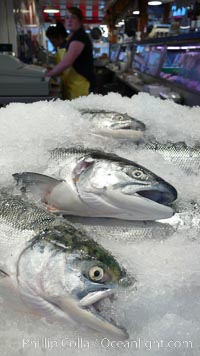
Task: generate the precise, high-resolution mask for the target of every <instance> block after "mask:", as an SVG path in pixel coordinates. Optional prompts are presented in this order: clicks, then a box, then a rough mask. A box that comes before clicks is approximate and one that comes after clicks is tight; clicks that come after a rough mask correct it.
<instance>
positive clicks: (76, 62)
mask: <svg viewBox="0 0 200 356" xmlns="http://www.w3.org/2000/svg"><path fill="white" fill-rule="evenodd" d="M66 27H67V29H68V30H69V31H70V34H69V36H68V38H67V41H66V42H67V43H66V47H65V51H64V53H63V56H62V58H60V61H59V63H58V64H57V65H56V66H55V67H54V68H53V69H52V70H50V71H49V72H47V73H46V76H48V77H55V76H57V75H59V74H61V78H62V82H63V99H74V98H77V97H79V96H84V95H88V94H89V93H90V92H91V91H92V89H93V86H94V68H93V54H92V52H93V48H92V42H91V40H90V38H89V36H88V35H87V33H86V32H85V30H84V27H83V14H82V12H81V10H80V9H79V8H76V7H71V8H69V9H68V10H67V16H66Z"/></svg>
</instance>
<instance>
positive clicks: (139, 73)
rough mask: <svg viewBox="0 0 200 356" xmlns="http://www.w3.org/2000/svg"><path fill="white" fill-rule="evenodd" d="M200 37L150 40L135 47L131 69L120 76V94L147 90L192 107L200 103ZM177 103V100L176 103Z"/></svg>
mask: <svg viewBox="0 0 200 356" xmlns="http://www.w3.org/2000/svg"><path fill="white" fill-rule="evenodd" d="M199 38H200V34H199V33H194V34H187V35H180V36H174V37H165V38H159V39H154V40H153V39H151V40H150V39H149V40H145V41H143V42H138V43H135V44H134V49H133V54H132V62H131V64H130V66H129V69H128V70H127V71H126V72H125V73H123V75H122V74H119V75H118V76H117V79H118V80H119V81H120V82H121V83H123V86H121V85H120V87H121V88H120V91H121V93H122V94H124V95H128V96H132V95H133V94H134V93H138V92H140V91H147V92H149V93H150V94H152V95H155V96H160V97H162V98H163V99H165V98H169V97H170V95H171V97H170V98H171V99H173V97H174V98H176V99H177V98H178V100H177V102H180V103H183V104H185V105H189V106H193V105H199V103H200V39H199ZM175 101H176V100H175Z"/></svg>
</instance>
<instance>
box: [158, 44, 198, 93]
mask: <svg viewBox="0 0 200 356" xmlns="http://www.w3.org/2000/svg"><path fill="white" fill-rule="evenodd" d="M160 76H161V78H163V79H165V80H167V81H170V82H173V83H176V84H178V85H181V86H182V87H184V88H186V89H192V90H195V91H198V92H200V45H199V46H198V45H196V46H194V45H193V46H190V45H185V46H167V52H166V56H165V60H164V63H163V66H162V68H161V71H160Z"/></svg>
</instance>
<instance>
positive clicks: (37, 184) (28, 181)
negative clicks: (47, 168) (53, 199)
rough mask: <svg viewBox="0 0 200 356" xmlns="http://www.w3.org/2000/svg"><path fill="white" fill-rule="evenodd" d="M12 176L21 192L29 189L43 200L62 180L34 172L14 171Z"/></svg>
mask: <svg viewBox="0 0 200 356" xmlns="http://www.w3.org/2000/svg"><path fill="white" fill-rule="evenodd" d="M13 177H14V179H15V180H16V181H17V185H18V186H19V187H20V190H21V191H22V192H27V191H30V192H31V193H32V194H33V195H34V196H35V197H37V198H39V199H42V200H44V201H45V200H46V197H47V195H48V194H49V193H51V191H52V190H53V188H54V187H56V186H57V185H58V184H60V183H61V182H63V180H59V179H55V178H53V177H50V176H46V175H44V174H39V173H34V172H23V173H15V174H13Z"/></svg>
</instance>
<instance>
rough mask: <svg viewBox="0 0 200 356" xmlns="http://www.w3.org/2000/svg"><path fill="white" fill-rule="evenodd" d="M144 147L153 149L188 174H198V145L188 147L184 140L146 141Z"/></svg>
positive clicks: (199, 147) (199, 160) (199, 150)
mask: <svg viewBox="0 0 200 356" xmlns="http://www.w3.org/2000/svg"><path fill="white" fill-rule="evenodd" d="M144 148H145V149H147V150H150V151H155V152H157V153H159V154H161V155H162V156H163V158H164V159H165V160H166V161H169V162H171V163H173V164H174V165H176V166H178V167H179V168H181V169H182V170H183V171H184V172H185V173H187V174H188V175H190V174H199V169H200V146H198V145H195V146H193V147H190V146H188V145H186V143H185V142H174V143H173V142H167V143H159V142H156V141H155V142H153V141H152V142H148V143H145V144H144Z"/></svg>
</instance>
